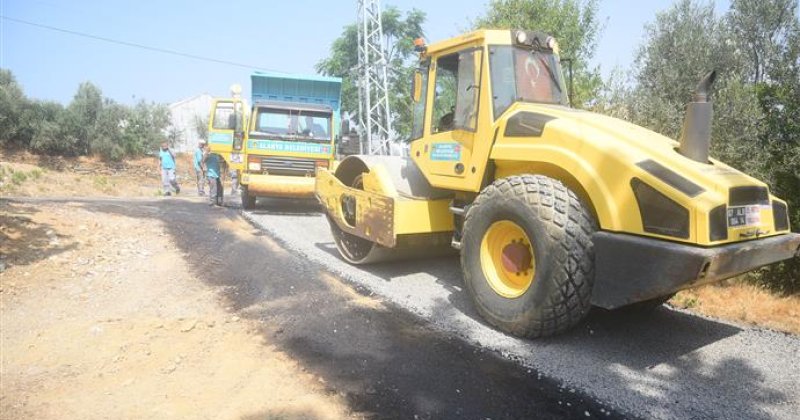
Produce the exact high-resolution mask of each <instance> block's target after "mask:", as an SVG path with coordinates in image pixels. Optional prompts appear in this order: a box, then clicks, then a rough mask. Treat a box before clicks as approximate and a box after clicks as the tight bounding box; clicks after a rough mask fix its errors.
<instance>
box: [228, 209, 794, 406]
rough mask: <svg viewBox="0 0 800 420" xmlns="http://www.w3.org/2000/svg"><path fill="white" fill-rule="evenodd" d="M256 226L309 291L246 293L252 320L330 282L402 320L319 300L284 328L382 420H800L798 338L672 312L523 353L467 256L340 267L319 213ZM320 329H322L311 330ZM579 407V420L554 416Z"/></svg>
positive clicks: (266, 216)
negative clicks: (330, 277)
mask: <svg viewBox="0 0 800 420" xmlns="http://www.w3.org/2000/svg"><path fill="white" fill-rule="evenodd" d="M243 214H244V216H245V217H246V218H247V219H249V220H250V221H251V222H252V223H253V224H255V225H256V226H258V227H260V228H261V229H263V230H264V231H265V232H266V233H267V234H268V235H269V236H271V237H273V238H275V239H276V240H277V241H279V242H280V243H281V244H282V245H283V246H284V247H286V248H287V249H289V250H290V251H291V252H292V253H293V256H292V257H291V258H288V259H287V260H286V261H285V264H286V265H285V266H284V267H283V268H284V269H286V268H290V269H291V270H298V271H299V272H298V275H297V276H296V277H297V278H296V279H295V280H296V281H284V282H281V283H279V284H274V285H273V284H271V285H268V286H267V285H264V284H261V283H260V282H258V281H254V282H253V283H252V284H250V285H242V284H237V285H235V286H234V287H236V288H238V289H239V290H241V291H242V292H245V293H243V296H242V301H241V303H242V306H243V307H246V306H248V305H255V304H256V302H257V300H258V299H261V298H262V296H263V295H264V293H263V289H264V288H265V287H268V288H270V290H272V289H276V290H279V293H288V294H292V293H293V292H292V291H291V290H288V291H287V290H284V289H283V288H284V287H285V286H286V285H290V284H292V285H294V287H303V288H304V290H308V291H307V292H306V293H312V291H313V290H314V283H313V282H304V281H302V279H301V278H303V277H304V276H307V275H308V274H307V273H313V272H315V271H318V270H322V271H327V272H332V273H335V274H336V275H338V276H339V277H340V278H342V279H344V280H345V281H347V282H349V283H350V284H351V285H353V286H354V287H356V288H357V289H359V290H360V291H361V293H364V294H367V295H374V296H377V297H378V298H380V299H382V300H383V301H385V302H387V305H389V307H391V308H392V310H391V311H390V312H388V313H385V312H377V311H356V312H352V313H343V311H344V312H346V308H337V307H336V306H335V305H336V303H335V302H331V301H330V300H329V299H327V298H326V297H325V296H324V295H316V296H315V297H314V299H313V300H309V301H308V309H309V313H308V314H307V317H310V318H309V319H306V318H307V317H294V316H289V317H285V318H284V319H283V320H282V321H280V322H281V325H284V327H283V331H284V334H287V333H288V332H290V331H291V333H289V334H291V335H293V336H295V338H291V339H288V340H287V345H290V346H291V347H292V349H293V350H294V351H297V352H299V353H300V354H301V355H304V357H307V358H309V359H310V360H311V361H314V363H319V364H320V366H325V367H324V369H330V368H331V365H330V364H329V363H324V362H323V361H324V360H326V359H329V358H335V359H336V360H339V361H337V362H336V363H335V364H334V366H336V367H334V368H333V371H331V372H330V375H331V376H332V377H335V378H340V379H342V380H341V381H340V382H339V384H338V385H335V386H334V387H337V386H345V387H347V386H352V385H354V384H355V383H357V382H359V381H358V380H357V379H356V378H357V377H358V376H359V375H358V374H357V372H359V369H360V368H364V369H363V370H362V371H361V372H363V373H364V374H367V373H368V372H371V373H372V374H373V376H371V378H372V379H371V380H372V383H371V385H369V386H368V388H367V389H368V390H369V389H370V388H369V387H372V389H373V390H374V391H375V394H376V395H381V396H383V397H384V399H381V398H378V399H377V400H381V401H382V402H381V403H380V404H381V407H375V406H374V405H373V406H371V407H372V408H374V409H375V411H376V413H379V416H380V415H387V414H388V415H389V416H393V415H397V416H400V417H406V416H410V415H411V414H412V412H413V413H415V414H416V413H419V414H420V415H430V416H433V417H439V416H442V415H444V416H450V417H459V418H478V417H481V418H485V417H489V418H503V417H510V418H533V417H539V418H540V417H548V416H555V417H559V416H569V417H572V416H580V415H586V414H588V415H589V416H591V417H603V416H605V413H606V412H607V409H608V407H611V408H612V409H613V410H614V411H613V413H612V414H611V416H620V415H622V416H632V417H645V418H663V419H670V418H726V419H768V418H778V419H797V418H800V338H798V337H796V336H792V335H788V334H783V333H778V332H774V331H770V330H764V329H756V328H749V327H742V326H737V325H733V324H730V323H725V322H721V321H718V320H713V319H707V318H703V317H700V316H696V315H692V314H689V313H686V312H683V311H677V310H672V309H669V308H666V307H664V308H662V309H659V310H657V311H655V312H654V313H652V314H649V315H641V314H639V315H632V314H631V313H626V312H625V311H610V312H609V311H600V310H596V311H594V312H593V313H591V314H590V316H589V318H588V319H587V320H586V321H585V322H584V323H582V324H580V325H578V326H577V327H576V328H574V329H573V330H571V331H570V332H568V333H566V334H563V335H561V336H558V337H553V338H548V339H538V340H522V339H518V338H514V337H510V336H507V335H504V334H502V333H500V332H498V331H496V330H494V329H492V328H491V327H489V326H488V325H486V324H485V323H484V322H483V321H482V320H481V318H480V317H479V316H478V314H477V313H476V312H475V310H474V308H473V307H472V305H471V303H470V301H469V297H468V296H467V294H466V291H465V290H464V288H463V284H462V278H461V271H460V267H459V264H458V260H457V258H456V257H446V258H436V259H427V260H413V261H400V262H394V263H384V264H377V265H373V266H366V267H355V266H351V265H348V264H347V263H345V262H344V261H343V260H341V259H340V258H339V256H338V253H337V251H336V248H335V245H334V243H333V240H332V237H331V235H330V232H329V227H328V224H327V221H326V219H325V218H324V216H322V214H321V213H320V211H319V207H318V206H317V205H316V203H314V202H312V201H295V200H260V201H259V203H258V207H257V208H256V209H255V210H254V211H249V212H244V213H243ZM270 270H271V272H273V273H276V274H277V272H276V271H275V270H280V268H270ZM304 273H306V274H304ZM284 275H285V274H284ZM301 285H302V286H301ZM294 293H297V291H295V292H294ZM331 305H333V306H331ZM309 324H313V325H314V326H315V327H319V328H321V330H320V331H319V332H318V333H314V334H308V333H307V332H299V331H298V328H297V327H298V325H302V326H303V327H302V328H303V329H306V328H308V325H309ZM326 325H327V329H326V328H324V327H323V326H326ZM331 330H336V332H334V333H333V334H331ZM343 335H344V339H343ZM448 355H449V356H448ZM362 358H363V361H361V360H362ZM489 366H491V367H489ZM353 372H356V374H353ZM379 372H380V373H379ZM374 375H377V377H378V378H380V379H378V380H377V382H376V381H375V380H374V378H375V376H374ZM345 378H347V379H345ZM368 395H370V394H369V393H368V394H367V396H368ZM387 395H395V396H396V398H389V399H386V398H387V397H386V396H387ZM562 396H564V397H572V396H575V399H573V400H571V401H566V400H562V399H561V398H562ZM356 399H358V398H356ZM462 402H463V404H464V405H461V404H462ZM567 403H569V408H570V409H571V410H568V411H549V408H551V407H552V408H553V409H560V408H562V407H564V406H565V405H566V404H567ZM360 404H363V405H364V406H365V407H366V406H367V405H368V403H367V402H364V401H362V402H361V403H360ZM376 404H377V403H376ZM497 404H499V406H498V405H497ZM356 405H357V406H361V405H359V404H356ZM412 407H413V408H412ZM544 407H547V408H544ZM575 407H578V408H577V409H575ZM383 410H388V411H383ZM599 410H603V411H599ZM620 413H622V414H620Z"/></svg>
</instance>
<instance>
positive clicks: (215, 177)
mask: <svg viewBox="0 0 800 420" xmlns="http://www.w3.org/2000/svg"><path fill="white" fill-rule="evenodd" d="M203 164H204V165H205V168H206V177H207V178H208V201H209V203H208V205H210V206H218V207H222V202H223V194H224V193H225V191H224V188H223V187H222V179H220V176H221V174H222V171H221V168H220V157H219V155H218V154H216V153H211V149H210V148H209V147H208V144H206V145H205V148H204V149H203Z"/></svg>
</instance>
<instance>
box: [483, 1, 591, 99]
mask: <svg viewBox="0 0 800 420" xmlns="http://www.w3.org/2000/svg"><path fill="white" fill-rule="evenodd" d="M597 13H598V6H597V0H492V2H491V3H489V5H488V8H487V10H486V14H485V15H484V16H482V17H480V18H478V19H477V21H476V22H475V27H476V28H485V29H525V30H537V31H543V32H546V33H548V34H550V35H552V36H554V37H555V38H556V39H557V40H558V43H559V46H560V48H561V57H562V58H569V59H572V68H573V72H574V91H575V98H574V102H575V103H574V105H575V106H585V105H587V104H589V103H590V102H591V101H592V100H593V99H594V98H595V97H596V96H597V95H598V92H599V90H600V89H601V86H602V79H601V78H600V70H599V68H598V67H591V66H590V64H589V61H590V60H591V59H592V57H593V56H594V52H595V49H596V47H597V38H598V37H599V36H600V33H601V32H602V27H601V25H600V22H599V20H598V16H597Z"/></svg>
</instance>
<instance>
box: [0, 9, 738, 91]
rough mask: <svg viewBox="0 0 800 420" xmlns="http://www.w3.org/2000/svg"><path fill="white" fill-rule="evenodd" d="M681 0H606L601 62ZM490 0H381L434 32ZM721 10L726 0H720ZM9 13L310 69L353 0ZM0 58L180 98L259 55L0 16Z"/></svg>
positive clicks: (445, 32) (622, 62) (624, 51)
mask: <svg viewBox="0 0 800 420" xmlns="http://www.w3.org/2000/svg"><path fill="white" fill-rule="evenodd" d="M672 2H673V0H638V1H631V0H600V16H601V19H602V22H603V25H604V28H605V29H604V31H603V32H602V35H601V37H600V39H599V40H598V49H597V53H596V55H595V60H594V61H595V63H596V64H598V65H600V66H601V70H602V72H603V74H604V75H606V74H608V72H609V71H610V70H611V69H612V68H613V67H614V66H619V67H621V68H622V69H627V68H628V67H629V66H630V64H631V62H632V59H633V55H634V52H635V49H636V47H637V46H638V45H639V44H640V42H641V39H642V35H643V28H644V25H645V24H646V23H648V22H652V21H653V20H654V18H655V15H656V13H657V12H659V11H661V10H664V9H666V8H667V7H669V5H670V4H671V3H672ZM487 3H488V0H395V1H388V0H384V1H382V4H383V6H384V7H386V6H387V5H395V6H397V7H399V8H400V9H401V10H409V9H411V8H418V9H420V10H422V11H424V12H425V13H426V14H427V21H426V24H425V31H426V34H425V35H426V38H427V39H428V40H439V39H442V38H446V37H450V36H453V35H456V34H459V33H461V32H464V31H465V30H467V29H469V28H470V26H471V22H472V21H473V20H474V19H475V18H476V17H477V16H479V15H481V14H482V13H483V11H484V10H485V9H486V5H487ZM714 3H715V5H716V9H717V12H718V13H722V12H724V11H725V10H727V8H728V5H729V0H714ZM0 15H3V16H7V17H10V18H15V19H21V20H25V21H28V22H33V23H36V24H40V25H47V26H51V27H57V28H61V29H65V30H69V31H76V32H81V33H86V34H91V35H93V36H98V37H102V38H109V39H114V40H119V41H124V42H128V43H133V44H140V45H145V46H148V47H154V48H158V49H166V50H172V51H177V52H180V53H184V54H189V55H196V56H203V57H209V58H213V59H217V60H222V61H229V62H235V63H240V64H244V65H246V66H252V67H259V68H263V69H270V70H277V71H283V72H288V73H313V72H314V64H315V63H317V62H318V61H319V60H320V59H321V58H324V57H325V56H327V53H328V50H329V47H330V44H331V42H332V41H333V40H334V39H335V38H336V37H338V36H339V35H340V34H341V31H342V27H344V26H345V25H347V24H349V23H351V22H354V21H355V19H356V1H355V0H328V1H325V0H314V1H312V0H294V1H274V0H258V1H254V0H229V1H214V2H209V1H197V0H103V1H96V0H42V1H39V0H0ZM0 67H2V68H6V69H10V70H11V71H12V72H13V73H14V75H15V77H16V78H17V80H18V81H19V82H20V83H21V84H22V86H23V88H24V89H25V92H26V94H27V95H28V96H30V97H33V98H38V99H47V100H55V101H59V102H62V103H67V102H69V101H70V100H71V98H72V96H73V95H74V93H75V91H76V89H77V87H78V85H79V84H80V83H81V82H82V81H91V82H93V83H94V84H96V85H97V86H99V87H100V88H101V89H102V90H103V94H104V95H105V96H107V97H110V98H112V99H114V100H117V101H119V102H123V103H128V104H130V103H133V102H135V101H138V100H139V99H142V98H144V99H147V100H152V101H157V102H173V101H176V100H180V99H183V98H186V97H189V96H192V95H195V94H198V93H203V92H208V93H210V94H212V95H220V96H221V95H226V94H227V92H228V87H229V86H230V85H231V84H233V83H240V84H242V85H243V86H244V87H245V89H246V91H247V89H249V75H250V73H251V72H252V68H250V67H239V66H234V65H228V64H220V63H213V62H207V61H201V60H196V59H192V58H187V57H181V56H175V55H169V54H164V53H160V52H156V51H150V50H144V49H139V48H132V47H129V46H123V45H118V44H112V43H108V42H104V41H100V40H95V39H89V38H84V37H79V36H75V35H72V34H67V33H63V32H56V31H52V30H48V29H44V28H41V27H34V26H30V25H25V24H21V23H18V22H14V21H10V20H4V19H0Z"/></svg>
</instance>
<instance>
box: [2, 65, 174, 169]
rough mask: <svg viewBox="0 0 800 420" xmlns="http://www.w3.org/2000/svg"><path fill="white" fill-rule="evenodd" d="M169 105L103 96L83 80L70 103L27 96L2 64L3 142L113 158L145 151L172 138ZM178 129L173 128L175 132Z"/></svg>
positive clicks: (49, 151) (35, 149) (37, 150)
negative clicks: (123, 101) (131, 103)
mask: <svg viewBox="0 0 800 420" xmlns="http://www.w3.org/2000/svg"><path fill="white" fill-rule="evenodd" d="M169 127H170V122H169V109H168V108H167V107H166V106H165V105H163V104H156V103H148V102H145V101H140V102H139V103H137V104H136V105H135V106H132V107H131V106H126V105H122V104H118V103H116V102H114V101H113V100H111V99H108V98H103V96H102V92H101V91H100V89H99V88H98V87H96V86H95V85H93V84H92V83H90V82H84V83H82V84H81V85H80V86H79V87H78V90H77V92H76V93H75V96H74V97H73V99H72V102H70V104H69V105H67V106H66V107H64V106H62V105H61V104H58V103H55V102H47V101H38V100H31V99H28V98H26V97H25V95H24V93H23V91H22V89H21V87H20V86H19V85H18V84H17V82H16V80H15V79H14V76H13V74H11V72H10V71H9V70H5V69H0V146H2V147H22V148H26V149H28V150H30V151H32V152H35V153H40V154H47V155H58V156H80V155H100V156H102V157H104V158H106V159H109V160H120V159H123V158H125V157H128V156H138V155H142V154H144V153H146V152H148V151H150V150H154V149H156V148H157V147H158V145H159V144H160V143H161V142H163V141H166V140H167V136H166V134H165V133H168V132H170V130H169ZM174 131H175V130H172V132H174Z"/></svg>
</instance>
